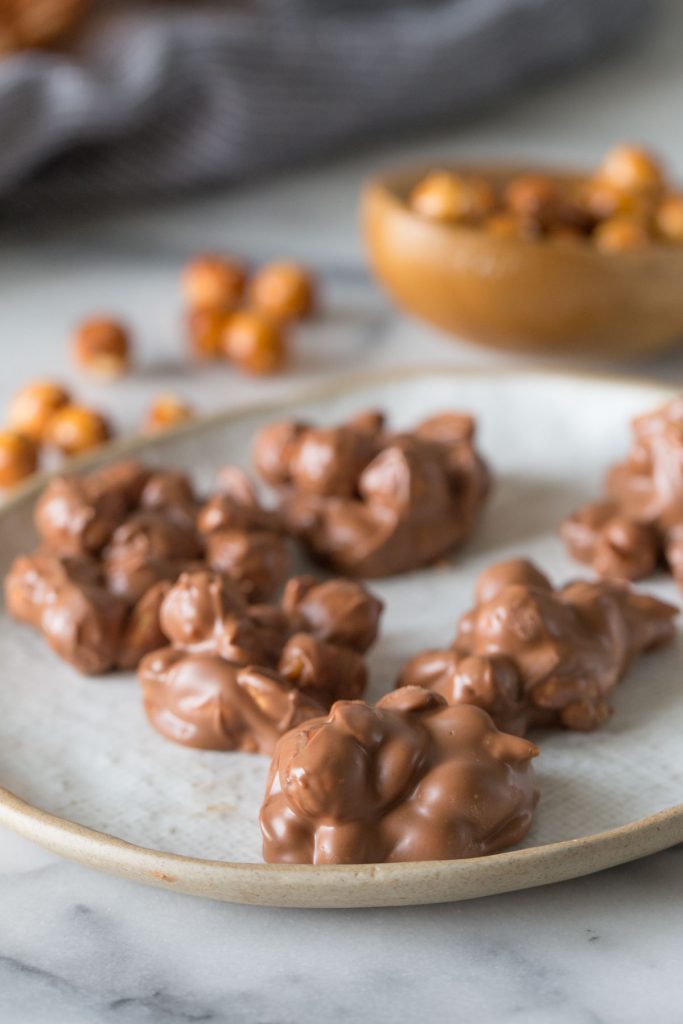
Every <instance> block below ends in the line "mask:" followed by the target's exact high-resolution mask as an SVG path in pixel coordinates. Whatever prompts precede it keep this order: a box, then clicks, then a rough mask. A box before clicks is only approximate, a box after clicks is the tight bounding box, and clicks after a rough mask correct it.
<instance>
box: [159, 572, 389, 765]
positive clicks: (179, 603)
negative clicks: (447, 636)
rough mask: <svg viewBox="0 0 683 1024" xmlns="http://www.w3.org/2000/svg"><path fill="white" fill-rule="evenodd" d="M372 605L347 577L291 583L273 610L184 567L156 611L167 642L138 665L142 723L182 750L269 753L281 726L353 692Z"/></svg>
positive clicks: (370, 631) (374, 610)
mask: <svg viewBox="0 0 683 1024" xmlns="http://www.w3.org/2000/svg"><path fill="white" fill-rule="evenodd" d="M303 602H305V614H304V613H303V612H302V611H301V610H300V609H301V605H302V603H303ZM381 607H382V606H381V603H380V602H379V601H377V600H376V599H375V598H373V597H372V596H371V595H370V594H369V593H368V592H367V591H366V590H365V588H364V587H363V585H362V584H360V583H355V582H353V581H349V580H328V581H327V582H326V583H322V584H315V583H314V582H313V581H311V580H310V578H308V577H303V578H301V579H293V580H291V581H290V583H289V585H288V589H287V593H286V597H285V599H284V600H283V603H282V605H281V606H278V605H264V604H248V603H247V602H246V601H245V599H244V596H243V593H242V592H241V591H240V589H239V587H238V586H237V585H236V584H235V583H234V582H232V581H230V580H228V579H226V578H225V577H224V576H221V575H220V574H218V573H215V572H212V571H210V570H202V571H197V572H192V573H184V574H183V575H181V577H180V578H179V580H178V581H177V582H176V583H175V585H174V586H172V587H171V588H170V589H169V591H168V593H167V595H166V596H165V598H164V599H163V602H162V605H161V610H160V615H159V618H160V623H161V629H162V630H163V632H164V634H165V635H166V636H167V637H168V639H169V640H170V644H169V645H168V646H166V647H163V648H162V649H160V650H157V651H154V652H153V653H151V654H149V655H148V656H147V657H145V658H144V659H143V660H142V662H141V663H140V666H139V677H140V682H141V685H142V690H143V697H144V703H145V709H146V712H147V715H148V717H149V720H150V722H151V723H152V725H153V726H154V727H155V728H156V729H157V730H158V731H159V732H161V733H163V735H165V736H166V737H167V738H169V739H172V740H174V741H175V742H178V743H184V744H186V745H187V746H194V747H201V748H204V749H210V750H243V751H247V752H257V753H270V752H271V751H272V750H273V747H274V745H275V741H276V739H277V738H278V737H279V736H280V735H282V733H283V732H286V731H287V729H289V728H291V727H292V726H294V725H296V724H298V723H299V722H302V721H305V720H306V719H308V718H311V717H315V716H317V715H320V714H322V713H324V712H325V710H326V709H327V708H329V706H330V704H332V703H333V702H334V701H336V700H339V699H340V698H357V697H360V696H361V694H362V693H363V691H364V690H365V686H366V682H367V671H366V667H365V663H364V660H363V657H362V654H361V653H360V648H361V647H362V649H363V650H365V647H363V646H362V645H363V644H365V645H366V646H367V645H368V644H369V643H370V642H372V639H374V636H375V635H376V631H377V625H378V620H379V615H380V612H381ZM349 609H352V610H353V612H354V615H352V616H349V614H348V613H349Z"/></svg>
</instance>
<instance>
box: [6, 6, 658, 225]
mask: <svg viewBox="0 0 683 1024" xmlns="http://www.w3.org/2000/svg"><path fill="white" fill-rule="evenodd" d="M649 6H650V4H649V3H648V0H365V2H362V0H242V2H239V0H224V2H218V0H214V2H194V3H193V2H191V0H186V2H181V0H146V2H144V0H139V2H136V3H133V2H131V3H121V2H117V0H108V2H107V0H101V2H100V3H98V4H96V6H95V8H94V10H93V11H92V13H91V14H90V16H89V17H88V18H87V20H86V22H85V24H84V25H83V26H82V28H81V30H80V32H79V33H78V34H77V36H76V37H75V38H74V39H73V41H72V43H71V44H70V46H69V47H68V48H65V49H63V50H61V51H59V52H57V51H55V52H37V51H34V52H27V53H21V54H16V55H13V56H10V57H7V58H5V59H4V60H3V61H2V62H0V138H2V147H0V215H3V214H4V215H5V216H12V217H17V216H24V215H26V214H29V213H31V212H33V213H42V212H44V211H47V210H52V209H62V210H64V209H67V210H68V209H71V208H73V207H75V206H84V205H85V206H92V205H94V204H100V203H102V202H104V201H108V200H114V199H117V198H119V197H126V196H148V195H152V194H155V193H157V194H158V193H168V192H170V191H176V190H179V189H182V188H186V187H189V186H198V185H206V184H210V183H218V182H223V181H225V182H232V181H239V180H242V179H244V178H246V177H248V176H252V175H255V174H259V173H262V172H264V171H270V170H272V169H275V168H279V167H282V166H286V165H292V164H294V163H298V162H301V161H302V160H304V159H307V158H312V157H314V156H318V155H322V154H329V153H331V152H333V151H335V150H338V149H340V148H341V147H342V146H343V145H347V146H348V144H349V143H353V142H359V143H360V142H363V141H366V140H377V139H380V138H385V137H387V136H389V135H390V133H392V132H396V131H404V130H408V129H410V130H415V129H419V128H420V127H422V126H425V125H427V124H428V123H437V122H439V123H442V124H443V123H448V124H449V125H450V124H455V123H457V121H458V120H459V119H462V118H463V117H464V116H466V115H470V114H471V113H472V112H473V111H475V110H476V109H478V108H481V107H482V106H483V105H485V104H489V103H491V102H492V101H494V100H495V99H496V98H497V97H501V96H506V95H508V94H509V92H510V91H511V90H512V89H513V88H514V87H515V86H519V85H520V84H522V83H527V82H529V81H533V80H537V79H539V78H540V77H541V76H544V75H547V74H549V73H551V72H555V71H557V70H559V69H562V68H566V67H568V66H571V65H572V64H575V63H576V62H578V61H579V60H581V59H586V58H588V57H590V56H592V55H596V54H599V53H600V52H602V51H603V49H604V48H605V47H606V46H607V45H608V44H611V43H613V42H614V41H615V40H616V39H618V38H619V37H621V36H624V35H625V34H627V33H628V32H629V31H631V30H633V29H634V27H636V26H637V25H638V24H639V23H640V20H641V18H642V16H643V14H645V13H646V11H647V9H648V7H649Z"/></svg>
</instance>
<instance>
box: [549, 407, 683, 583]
mask: <svg viewBox="0 0 683 1024" xmlns="http://www.w3.org/2000/svg"><path fill="white" fill-rule="evenodd" d="M632 426H633V440H632V444H631V450H630V452H629V454H628V456H627V458H626V459H625V460H624V461H623V462H621V463H618V464H617V465H615V466H613V467H612V468H611V469H610V470H609V472H608V473H607V476H606V478H605V483H604V497H603V498H602V499H601V500H599V501H597V502H592V503H590V504H588V505H585V506H584V507H583V508H580V509H579V510H578V511H577V512H575V513H574V514H573V515H571V516H570V517H569V518H568V519H567V520H565V522H564V523H563V524H562V527H561V534H562V537H563V539H564V541H565V543H566V545H567V548H568V550H569V552H570V553H571V554H572V556H573V557H574V558H576V559H577V561H579V562H584V563H586V564H587V565H590V566H591V567H592V568H593V569H595V571H596V572H598V573H599V574H600V575H601V576H611V577H617V578H621V579H629V580H636V579H640V578H641V577H643V576H647V575H649V574H650V573H651V572H653V571H654V569H655V568H656V567H657V565H658V564H660V563H663V564H665V565H666V566H667V567H668V568H669V570H670V571H671V573H672V575H673V576H674V578H675V579H676V581H677V582H678V584H679V585H683V398H677V399H674V400H673V401H672V402H669V403H668V404H667V405H664V406H662V407H661V408H659V409H656V410H655V411H654V412H651V413H647V414H646V415H643V416H638V417H637V418H636V419H635V420H634V421H633V425H632Z"/></svg>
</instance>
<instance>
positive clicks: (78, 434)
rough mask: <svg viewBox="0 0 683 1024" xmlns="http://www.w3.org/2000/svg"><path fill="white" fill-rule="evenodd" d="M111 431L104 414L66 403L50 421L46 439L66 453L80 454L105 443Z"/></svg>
mask: <svg viewBox="0 0 683 1024" xmlns="http://www.w3.org/2000/svg"><path fill="white" fill-rule="evenodd" d="M111 433H112V432H111V428H110V426H109V424H108V423H107V421H106V419H105V418H104V416H102V415H101V414H100V413H98V412H96V411H95V410H94V409H88V408H86V407H85V406H83V405H65V406H63V407H62V408H61V409H58V410H57V412H56V413H55V414H54V415H53V416H52V417H51V419H50V420H49V421H48V424H47V428H46V430H45V438H44V439H45V442H46V443H47V444H49V445H53V446H54V447H55V448H58V449H59V450H60V451H61V452H63V453H64V454H65V455H78V454H80V453H81V452H87V451H89V450H90V449H91V448H97V447H98V446H99V445H101V444H104V442H105V441H108V440H109V438H110V437H111Z"/></svg>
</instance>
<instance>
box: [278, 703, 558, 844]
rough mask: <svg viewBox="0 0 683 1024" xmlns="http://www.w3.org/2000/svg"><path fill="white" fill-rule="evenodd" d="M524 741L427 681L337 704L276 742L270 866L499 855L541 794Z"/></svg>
mask: <svg viewBox="0 0 683 1024" xmlns="http://www.w3.org/2000/svg"><path fill="white" fill-rule="evenodd" d="M537 753H538V751H537V749H536V747H535V746H534V745H533V744H532V743H529V742H528V741H527V740H525V739H521V738H519V737H517V736H511V735H507V734H505V733H501V732H499V731H498V730H497V729H496V727H495V726H494V724H493V722H492V721H491V718H490V717H489V716H488V715H487V714H486V713H485V712H484V711H482V710H480V709H479V708H476V707H473V706H470V705H464V704H463V705H456V706H449V705H447V704H446V701H445V700H444V699H443V698H442V697H440V696H438V695H437V694H435V693H429V692H428V691H427V690H424V689H421V688H419V687H410V688H405V689H402V690H396V691H394V692H393V693H390V694H388V695H387V696H386V697H383V698H382V699H381V700H380V701H379V702H378V704H377V705H376V706H375V707H370V706H369V705H367V704H365V703H363V702H362V701H351V702H350V701H340V702H338V703H336V704H334V705H333V707H332V709H331V711H330V713H329V715H328V716H327V717H326V718H318V719H314V720H313V721H309V722H306V723H305V724H304V725H302V726H300V727H299V728H295V729H292V730H291V731H290V732H288V733H287V734H286V735H285V736H283V737H282V739H280V740H279V742H278V744H277V747H276V748H275V753H274V755H273V760H272V764H271V769H270V775H269V779H268V784H267V787H266V797H265V800H264V803H263V806H262V808H261V830H262V833H263V856H264V859H265V860H266V861H268V862H271V863H298V864H304V863H307V864H363V863H378V862H383V861H405V860H451V859H456V858H463V857H477V856H480V855H482V854H487V853H494V852H496V851H497V850H502V849H505V848H506V847H508V846H512V845H513V844H514V843H517V842H519V840H520V839H522V838H523V837H524V835H526V833H527V831H528V829H529V827H530V825H531V819H532V815H533V811H534V807H535V805H536V801H537V799H538V794H537V790H536V784H535V779H534V772H533V768H532V766H531V759H532V758H533V757H534V756H535V755H536V754H537Z"/></svg>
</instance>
